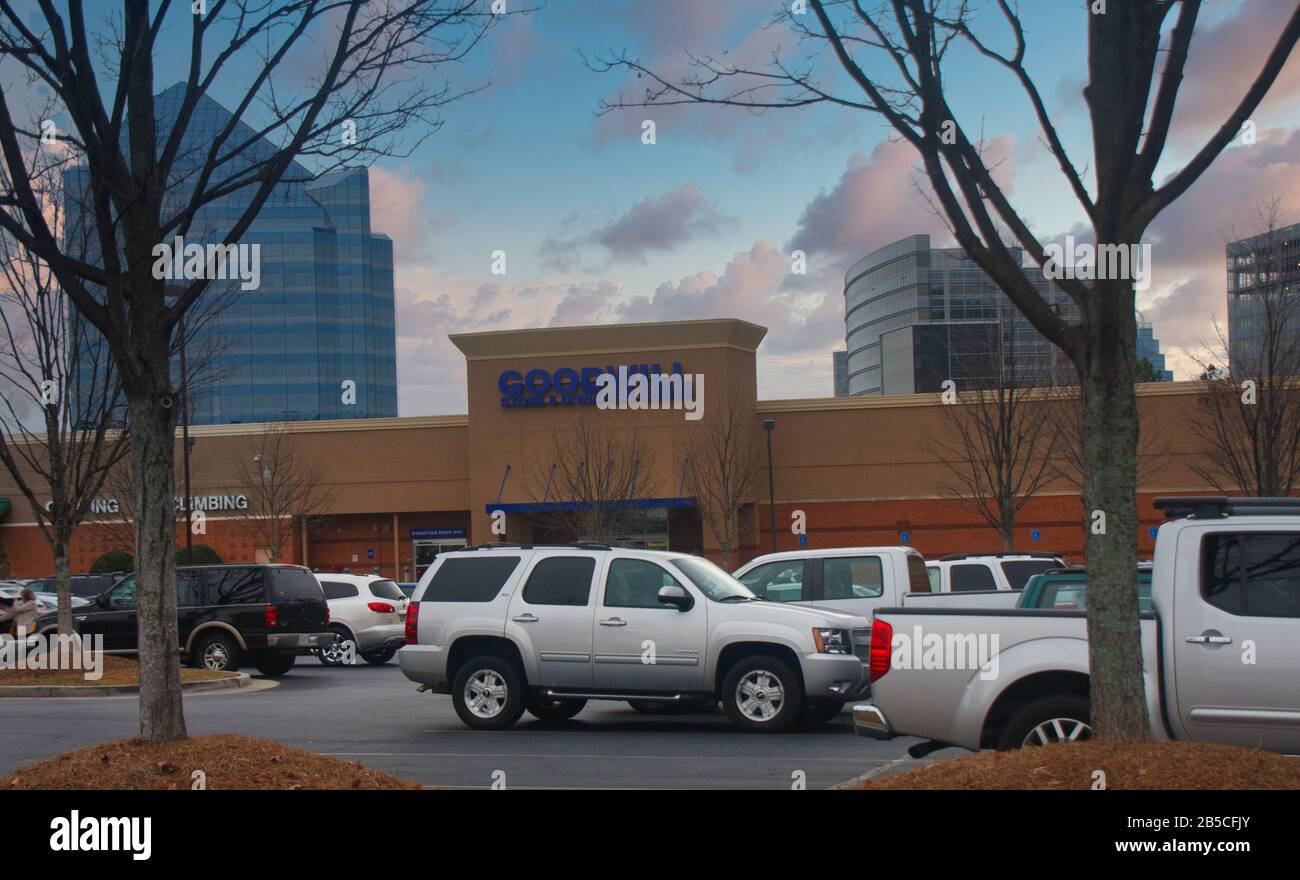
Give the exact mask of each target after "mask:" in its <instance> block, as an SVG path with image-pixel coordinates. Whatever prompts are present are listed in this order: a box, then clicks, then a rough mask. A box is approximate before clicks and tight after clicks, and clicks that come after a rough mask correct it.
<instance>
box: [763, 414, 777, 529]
mask: <svg viewBox="0 0 1300 880" xmlns="http://www.w3.org/2000/svg"><path fill="white" fill-rule="evenodd" d="M775 428H776V420H775V419H763V430H764V431H766V432H767V511H768V519H769V521H770V525H771V530H772V552H773V553H775V552H776V478H775V475H774V473H773V471H772V431H773V430H775Z"/></svg>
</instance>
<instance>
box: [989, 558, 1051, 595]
mask: <svg viewBox="0 0 1300 880" xmlns="http://www.w3.org/2000/svg"><path fill="white" fill-rule="evenodd" d="M1060 567H1061V563H1059V562H1058V561H1056V560H1055V559H1013V560H1008V561H1006V562H1003V563H1002V573H1003V574H1004V575H1006V576H1007V583H1009V584H1011V589H1013V590H1023V589H1024V587H1025V584H1027V583H1029V579H1030V578H1031V577H1033V576H1034V575H1036V574H1042V573H1043V572H1045V571H1047V570H1048V569H1050V568H1060Z"/></svg>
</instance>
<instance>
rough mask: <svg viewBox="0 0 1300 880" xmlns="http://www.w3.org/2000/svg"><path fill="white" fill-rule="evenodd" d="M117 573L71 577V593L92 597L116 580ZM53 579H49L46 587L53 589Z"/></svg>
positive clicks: (85, 597) (87, 597) (86, 597)
mask: <svg viewBox="0 0 1300 880" xmlns="http://www.w3.org/2000/svg"><path fill="white" fill-rule="evenodd" d="M117 579H118V576H117V575H92V576H89V577H74V578H73V579H72V585H71V587H72V595H74V596H81V597H82V598H84V599H93V598H94V597H96V596H98V595H99V594H100V593H102V592H104V591H105V590H107V589H108V588H109V587H111V586H113V584H114V583H116V582H117ZM54 583H55V581H54V580H53V579H51V580H50V586H49V587H48V589H50V590H53V589H54Z"/></svg>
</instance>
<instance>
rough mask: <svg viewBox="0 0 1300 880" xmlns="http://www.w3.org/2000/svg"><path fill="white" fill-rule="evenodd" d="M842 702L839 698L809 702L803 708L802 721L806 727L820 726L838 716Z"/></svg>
mask: <svg viewBox="0 0 1300 880" xmlns="http://www.w3.org/2000/svg"><path fill="white" fill-rule="evenodd" d="M843 709H844V703H842V702H841V701H839V700H817V701H815V702H809V703H808V705H807V707H805V708H804V710H803V723H804V725H805V726H806V727H821V726H822V725H824V724H829V723H830V722H832V721H834V720H835V719H836V718H839V717H840V712H841V711H843Z"/></svg>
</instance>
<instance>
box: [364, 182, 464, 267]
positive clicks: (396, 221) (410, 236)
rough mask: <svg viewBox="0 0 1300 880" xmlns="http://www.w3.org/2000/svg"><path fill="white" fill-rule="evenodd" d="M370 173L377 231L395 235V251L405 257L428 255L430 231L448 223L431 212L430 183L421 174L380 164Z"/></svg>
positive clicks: (373, 212)
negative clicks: (383, 166)
mask: <svg viewBox="0 0 1300 880" xmlns="http://www.w3.org/2000/svg"><path fill="white" fill-rule="evenodd" d="M405 170H406V169H404V171H405ZM369 174H370V204H371V206H372V209H371V212H370V222H371V227H372V228H373V230H374V231H375V232H382V233H383V234H385V235H387V236H388V237H389V238H391V239H392V240H393V249H394V251H395V252H396V253H398V254H400V255H401V257H402V259H420V258H421V257H426V256H428V254H429V250H428V248H429V241H430V233H431V232H436V231H437V230H438V229H439V228H441V227H442V226H444V225H445V223H446V219H445V218H443V219H441V220H440V219H435V218H434V217H432V216H430V215H429V213H428V209H427V207H426V206H427V205H428V204H429V202H430V199H429V188H428V186H427V185H426V184H425V182H424V181H423V180H422V179H421V178H419V177H415V176H412V175H410V174H409V173H398V172H395V171H389V170H386V169H384V168H381V167H379V166H378V165H375V166H372V167H371V168H370V170H369Z"/></svg>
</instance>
